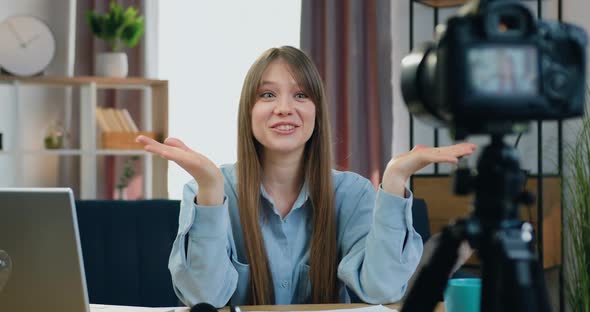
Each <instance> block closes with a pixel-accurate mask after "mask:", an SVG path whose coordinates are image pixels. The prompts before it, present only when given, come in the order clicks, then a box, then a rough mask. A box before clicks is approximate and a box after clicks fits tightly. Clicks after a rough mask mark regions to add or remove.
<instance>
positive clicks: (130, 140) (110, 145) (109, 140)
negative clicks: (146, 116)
mask: <svg viewBox="0 0 590 312" xmlns="http://www.w3.org/2000/svg"><path fill="white" fill-rule="evenodd" d="M138 135H144V136H146V137H149V138H152V139H154V140H155V139H156V133H155V132H151V131H138V132H119V131H116V132H115V131H113V132H103V133H102V135H101V147H102V148H103V149H120V150H134V149H143V145H142V144H140V143H137V142H135V138H137V136H138Z"/></svg>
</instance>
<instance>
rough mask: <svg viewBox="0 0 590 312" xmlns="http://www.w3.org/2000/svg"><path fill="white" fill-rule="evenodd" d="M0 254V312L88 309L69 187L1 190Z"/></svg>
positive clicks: (64, 311) (62, 311)
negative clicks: (0, 265) (1, 252)
mask: <svg viewBox="0 0 590 312" xmlns="http://www.w3.org/2000/svg"><path fill="white" fill-rule="evenodd" d="M0 250H4V251H5V252H6V254H8V256H9V257H10V260H11V262H12V272H11V274H10V276H8V280H7V281H6V284H5V286H4V289H2V290H0V311H7V312H8V311H60V312H74V311H75V312H80V311H82V312H84V311H86V312H87V311H90V309H89V306H88V293H87V291H86V278H85V276H84V265H83V261H82V252H81V248H80V237H79V234H78V220H77V217H76V209H75V206H74V196H73V194H72V190H71V189H68V188H23V189H18V188H10V189H7V188H0ZM2 263H3V265H4V272H5V273H6V266H7V263H8V261H6V259H5V260H4V261H2ZM4 275H6V274H4ZM1 276H3V275H2V274H0V277H1ZM1 282H2V281H0V284H2V283H1ZM0 286H1V285H0Z"/></svg>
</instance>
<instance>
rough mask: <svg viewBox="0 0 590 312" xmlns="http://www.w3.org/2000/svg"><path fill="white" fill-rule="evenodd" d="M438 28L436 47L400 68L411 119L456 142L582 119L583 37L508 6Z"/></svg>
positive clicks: (424, 50) (499, 3)
mask: <svg viewBox="0 0 590 312" xmlns="http://www.w3.org/2000/svg"><path fill="white" fill-rule="evenodd" d="M440 27H441V26H439V29H438V31H439V39H438V40H437V42H435V43H428V44H425V45H423V46H421V47H420V48H418V49H417V50H416V51H413V52H412V53H411V54H410V55H408V56H406V57H405V58H404V59H403V60H402V74H401V78H402V79H401V80H402V93H403V97H404V100H405V101H406V104H407V105H408V109H409V110H410V112H411V113H412V114H414V115H416V116H417V117H419V118H420V117H422V118H424V119H425V120H427V121H430V123H433V124H435V125H436V126H448V127H451V128H452V129H453V130H454V134H455V137H456V138H459V139H462V138H464V137H465V136H466V135H468V134H509V133H512V132H514V131H515V128H516V126H517V125H520V124H523V123H524V122H526V121H530V120H555V119H563V118H568V117H576V116H582V115H583V112H584V101H585V92H586V44H587V36H586V33H585V31H584V30H583V29H581V28H579V27H577V26H574V25H569V24H564V23H555V22H552V23H550V22H541V21H539V22H538V21H536V19H535V17H534V16H533V15H532V13H531V12H530V11H529V10H528V9H527V8H526V7H525V6H524V5H522V4H520V3H518V2H512V1H496V2H489V3H488V4H487V5H485V6H483V7H480V8H479V11H478V12H477V13H475V14H469V15H464V16H455V17H452V18H450V19H449V20H448V22H447V25H446V29H442V28H440Z"/></svg>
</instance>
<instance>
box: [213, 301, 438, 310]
mask: <svg viewBox="0 0 590 312" xmlns="http://www.w3.org/2000/svg"><path fill="white" fill-rule="evenodd" d="M366 306H367V305H366V304H362V303H352V304H346V303H337V304H290V305H258V306H240V309H241V310H242V311H318V310H336V309H352V308H360V307H366ZM386 306H387V307H389V308H392V309H396V310H398V311H399V309H400V305H399V304H397V303H394V304H388V305H386ZM220 311H223V312H226V311H229V308H228V307H226V308H223V309H221V310H220ZM434 311H435V312H444V311H445V306H444V304H442V303H439V304H438V305H437V306H436V309H435V310H434Z"/></svg>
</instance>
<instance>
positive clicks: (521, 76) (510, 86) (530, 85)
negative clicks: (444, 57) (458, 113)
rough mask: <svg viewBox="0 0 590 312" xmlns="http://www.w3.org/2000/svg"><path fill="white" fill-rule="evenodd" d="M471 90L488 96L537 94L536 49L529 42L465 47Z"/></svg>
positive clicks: (537, 69) (537, 70)
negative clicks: (515, 44)
mask: <svg viewBox="0 0 590 312" xmlns="http://www.w3.org/2000/svg"><path fill="white" fill-rule="evenodd" d="M467 61H468V64H467V68H468V71H469V73H468V74H469V77H470V79H469V81H470V84H471V88H472V91H473V92H475V93H478V94H481V95H489V96H531V95H532V96H534V95H537V94H539V82H538V79H539V68H538V66H539V65H538V57H537V50H536V49H535V47H532V46H501V47H498V46H486V47H472V48H470V49H469V50H468V51H467Z"/></svg>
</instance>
